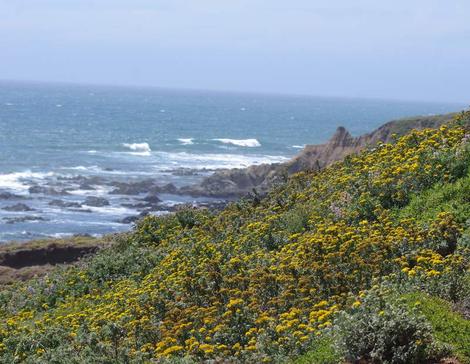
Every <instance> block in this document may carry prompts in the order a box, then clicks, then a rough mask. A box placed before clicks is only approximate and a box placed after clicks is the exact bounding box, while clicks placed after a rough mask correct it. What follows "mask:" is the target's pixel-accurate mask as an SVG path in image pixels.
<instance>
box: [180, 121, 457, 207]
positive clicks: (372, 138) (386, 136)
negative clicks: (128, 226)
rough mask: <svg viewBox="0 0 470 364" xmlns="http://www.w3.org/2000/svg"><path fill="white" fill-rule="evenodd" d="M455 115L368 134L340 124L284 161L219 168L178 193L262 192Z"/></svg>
mask: <svg viewBox="0 0 470 364" xmlns="http://www.w3.org/2000/svg"><path fill="white" fill-rule="evenodd" d="M454 116H455V114H445V115H437V116H419V117H413V118H406V119H400V120H394V121H390V122H388V123H386V124H384V125H382V126H381V127H379V128H377V129H376V130H374V131H372V132H371V133H367V134H364V135H361V136H358V137H354V136H352V135H351V134H350V133H349V132H348V131H347V130H346V129H345V128H344V127H342V126H340V127H338V129H337V130H336V132H335V133H334V135H333V136H332V137H331V139H330V140H329V141H328V142H326V143H324V144H318V145H307V146H306V147H305V148H304V149H303V150H302V151H301V152H300V153H299V154H298V155H297V156H295V157H293V158H292V159H291V160H289V161H287V162H285V163H277V164H261V165H257V166H250V167H248V168H241V169H226V170H219V171H217V172H215V173H214V174H213V175H211V176H209V177H206V178H205V179H203V180H202V181H201V182H200V183H199V184H197V185H194V186H187V187H183V188H181V189H180V191H179V193H183V194H189V195H192V196H210V197H220V198H236V197H241V196H244V195H247V194H249V193H251V192H253V190H256V191H257V192H258V193H264V192H266V191H267V190H268V189H269V188H270V187H271V186H272V185H273V184H275V183H276V182H278V181H281V180H283V179H285V178H286V176H288V175H291V174H293V173H296V172H299V171H303V170H318V169H321V168H324V167H326V166H328V165H330V164H331V163H334V162H336V161H339V160H342V159H343V158H344V157H346V156H347V155H350V154H353V153H357V152H359V151H360V150H362V149H364V148H366V147H368V146H373V145H375V144H377V143H378V142H384V143H389V142H391V141H392V139H393V137H392V136H393V135H394V134H396V135H404V134H406V133H407V132H409V131H410V130H412V129H424V128H436V127H439V126H440V125H442V124H445V123H448V122H450V121H451V120H452V118H453V117H454Z"/></svg>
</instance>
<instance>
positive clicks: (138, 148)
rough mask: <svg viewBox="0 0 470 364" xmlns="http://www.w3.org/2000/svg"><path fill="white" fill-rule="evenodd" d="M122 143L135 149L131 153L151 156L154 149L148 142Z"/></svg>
mask: <svg viewBox="0 0 470 364" xmlns="http://www.w3.org/2000/svg"><path fill="white" fill-rule="evenodd" d="M122 145H123V146H124V147H126V148H129V149H130V150H132V151H133V152H130V153H129V154H131V155H141V156H149V155H150V152H151V151H152V149H150V145H149V144H148V143H123V144H122Z"/></svg>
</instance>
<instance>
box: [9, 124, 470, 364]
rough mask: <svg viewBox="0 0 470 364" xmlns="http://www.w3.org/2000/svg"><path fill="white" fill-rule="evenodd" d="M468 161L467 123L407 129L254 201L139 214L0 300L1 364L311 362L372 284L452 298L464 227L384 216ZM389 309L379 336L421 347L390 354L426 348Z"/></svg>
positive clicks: (458, 177) (458, 176)
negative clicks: (386, 282)
mask: <svg viewBox="0 0 470 364" xmlns="http://www.w3.org/2000/svg"><path fill="white" fill-rule="evenodd" d="M468 160H469V149H468V131H467V130H466V129H465V127H463V126H460V125H453V126H448V127H445V126H444V127H441V128H440V129H437V130H430V129H426V130H422V131H414V132H412V133H411V134H409V135H407V136H404V137H403V138H400V139H398V140H397V141H396V143H395V144H378V145H377V146H375V148H373V149H371V150H368V151H365V152H364V153H361V154H360V155H357V156H351V157H349V158H347V159H346V160H345V161H344V162H341V163H337V164H335V165H333V166H331V167H329V168H326V169H325V170H323V171H320V172H317V173H306V172H303V173H299V174H297V175H295V176H294V177H292V178H290V179H289V180H288V181H287V182H286V183H284V184H281V185H279V186H277V187H276V188H274V189H273V190H272V191H271V192H270V193H269V194H268V196H267V197H265V198H263V199H261V198H259V197H256V202H253V201H249V200H244V201H239V202H237V203H234V204H231V205H229V206H228V207H227V208H226V209H224V210H223V211H221V212H220V213H217V214H211V213H209V212H207V211H199V210H198V211H196V210H192V209H185V210H183V211H180V212H178V213H177V214H173V215H170V216H166V217H155V216H149V217H147V218H145V219H144V220H143V221H141V222H139V223H138V224H137V226H136V228H135V230H134V231H133V232H132V233H131V234H129V235H128V236H125V237H124V238H123V239H122V240H118V241H116V242H115V243H114V244H113V245H112V246H110V247H108V248H104V249H102V250H101V251H100V252H99V253H98V254H97V255H96V256H94V257H91V258H89V259H88V260H85V261H82V262H81V263H80V264H79V265H77V266H73V267H69V268H59V269H57V270H55V271H54V272H53V273H51V274H49V275H48V276H47V277H44V278H40V279H37V280H33V281H30V282H27V283H19V284H18V285H16V286H14V287H11V288H8V289H5V290H3V291H2V292H1V293H0V314H1V315H2V317H3V318H4V319H3V320H2V322H0V361H1V362H12V363H15V362H35V363H36V362H54V361H56V362H57V361H58V360H59V359H58V358H60V362H62V363H75V362H91V363H93V362H100V363H106V362H109V363H111V362H113V363H114V362H149V361H152V360H155V361H157V362H164V361H167V360H169V361H170V362H171V361H174V362H178V361H180V362H189V361H191V360H193V361H195V362H201V361H206V360H213V361H221V360H224V361H227V362H285V361H286V360H287V358H293V357H296V356H300V355H302V354H304V353H305V352H307V351H308V350H313V351H315V349H314V348H315V345H317V348H318V350H319V351H318V352H316V353H313V354H312V355H313V356H312V357H314V358H316V357H320V358H321V356H322V355H325V356H328V355H330V354H329V353H328V350H327V349H325V347H324V346H323V349H322V344H321V343H320V344H319V341H318V340H319V339H318V338H319V337H322V336H323V335H324V332H325V331H328V330H329V329H330V328H331V327H332V325H333V322H334V318H335V316H336V315H338V314H339V312H340V311H341V310H345V309H346V310H347V309H348V308H349V307H350V305H351V302H350V300H351V297H352V296H354V295H360V294H361V292H362V291H364V290H367V289H370V288H371V286H373V284H374V282H375V281H376V280H377V279H381V278H384V277H395V278H394V279H396V280H398V281H399V282H401V284H403V285H406V284H410V285H413V286H416V287H418V288H420V289H428V288H426V286H427V285H429V290H431V291H435V292H438V291H439V294H440V295H441V296H442V297H444V298H448V299H452V300H455V301H458V300H459V297H460V295H461V292H462V290H461V286H462V285H461V279H460V278H459V277H460V276H462V272H465V271H467V270H468V251H469V249H468V247H466V245H465V244H461V243H460V242H461V241H463V240H462V237H461V234H462V231H463V228H464V226H463V223H462V220H463V219H462V218H461V217H459V215H458V214H457V217H456V216H454V215H453V214H454V213H455V212H456V211H455V210H446V209H443V211H439V212H442V213H440V214H437V215H436V218H435V219H432V221H429V222H428V223H426V224H423V223H422V222H421V221H418V220H417V219H416V218H415V217H414V216H412V214H408V215H406V216H405V215H403V216H401V214H400V212H398V213H397V212H396V211H397V210H398V209H402V208H406V206H407V205H408V204H409V202H410V201H414V199H419V198H420V197H419V196H420V195H421V194H422V193H424V192H425V191H427V190H429V189H430V188H433V186H439V185H442V186H446V185H448V184H454V185H455V186H457V184H458V183H461V182H459V181H465V179H462V178H464V176H465V175H466V174H467V173H468V171H467V170H466V169H465V168H466V167H465V166H466V163H467V162H468ZM465 183H466V182H465ZM456 188H458V189H459V188H460V187H456ZM463 188H466V187H462V189H463ZM452 196H453V195H452ZM423 204H424V206H426V202H423ZM462 214H466V212H465V211H464V212H462ZM429 282H431V283H429ZM432 282H435V283H432ZM441 287H442V288H441ZM361 309H362V308H361ZM372 309H373V307H371V308H370V310H372ZM364 310H366V309H365V308H364ZM390 310H391V312H393V315H392V316H390V317H389V316H386V317H387V318H388V319H389V321H387V322H393V323H395V324H394V325H393V326H392V327H391V328H390V330H392V331H386V330H387V328H386V327H384V330H385V331H384V332H400V330H411V331H410V332H411V333H412V334H413V335H415V337H416V339H417V340H423V343H425V344H426V345H425V346H422V345H417V344H413V343H409V342H407V344H409V345H406V346H404V347H403V350H402V352H401V354H400V355H402V356H403V355H404V356H403V357H419V356H420V355H423V354H422V353H424V352H426V353H428V351H427V350H428V347H431V346H430V345H431V344H430V343H429V341H428V336H427V334H426V333H425V332H424V331H423V332H421V331H420V330H421V329H423V330H424V328H425V326H426V325H425V324H424V323H423V322H422V321H421V319H420V318H419V317H418V316H414V315H411V314H410V313H409V312H408V311H406V310H404V309H403V307H402V306H400V305H395V304H390ZM364 312H366V311H364ZM371 312H372V313H373V312H375V311H371ZM364 314H365V313H364ZM410 315H411V316H410ZM379 317H380V316H379ZM400 319H402V320H406V322H405V323H403V325H401V324H400V322H399V320H400ZM397 320H398V321H397ZM378 322H379V323H383V324H384V325H385V322H382V321H380V320H379V321H378ZM378 327H382V326H380V325H379V326H378ZM428 344H429V345H428ZM423 345H424V344H423Z"/></svg>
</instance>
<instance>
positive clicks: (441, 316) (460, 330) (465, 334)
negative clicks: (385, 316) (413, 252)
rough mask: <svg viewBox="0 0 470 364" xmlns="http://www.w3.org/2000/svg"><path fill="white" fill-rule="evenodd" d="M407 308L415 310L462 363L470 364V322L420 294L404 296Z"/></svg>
mask: <svg viewBox="0 0 470 364" xmlns="http://www.w3.org/2000/svg"><path fill="white" fill-rule="evenodd" d="M404 298H405V300H406V302H407V303H408V305H409V307H412V308H413V309H417V310H418V311H419V312H420V313H421V314H422V315H424V317H426V319H427V320H428V321H429V323H430V324H431V326H432V329H433V334H434V335H435V337H436V338H437V339H439V340H440V341H441V342H443V343H445V344H448V345H450V346H451V347H452V348H453V349H454V350H453V351H454V353H455V354H457V356H458V358H459V359H460V361H461V362H463V363H470V345H469V343H470V321H469V320H466V319H464V318H463V317H462V315H460V314H459V313H457V312H454V311H453V310H452V307H451V306H450V304H449V303H448V302H446V301H444V300H442V299H439V298H436V297H432V296H429V295H426V294H423V293H421V292H414V293H411V294H407V295H405V296H404Z"/></svg>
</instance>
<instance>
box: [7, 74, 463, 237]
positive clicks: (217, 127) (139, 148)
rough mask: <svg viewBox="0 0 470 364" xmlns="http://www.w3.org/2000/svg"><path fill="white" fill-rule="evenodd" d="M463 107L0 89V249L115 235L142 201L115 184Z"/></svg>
mask: <svg viewBox="0 0 470 364" xmlns="http://www.w3.org/2000/svg"><path fill="white" fill-rule="evenodd" d="M463 107H465V105H460V104H446V103H427V102H400V101H384V100H367V99H347V98H326V97H308V96H282V95H263V94H242V93H224V92H209V91H189V90H167V89H157V88H133V87H127V88H126V87H105V86H83V85H80V86H78V85H66V84H41V83H15V82H1V83H0V242H6V241H13V240H14V241H24V240H29V239H38V238H46V237H67V236H72V235H75V234H90V235H100V234H106V233H112V232H120V231H126V230H129V229H130V227H131V224H132V219H129V217H133V216H136V215H138V214H139V213H141V212H142V208H143V207H142V206H143V205H144V204H143V203H142V201H143V198H145V196H147V193H146V191H143V190H142V191H138V193H135V191H133V192H132V193H128V191H127V192H126V191H124V190H123V188H122V186H125V183H129V182H132V183H137V182H143V183H144V184H145V183H147V184H148V183H149V181H153V182H152V183H155V184H156V185H159V186H164V185H167V186H168V184H169V183H171V184H172V185H174V186H176V187H181V186H185V185H189V184H192V183H196V182H198V181H200V180H201V179H202V178H203V177H204V176H207V175H209V174H210V173H213V171H214V170H217V169H220V168H241V167H246V166H249V165H252V164H260V163H274V162H282V161H285V160H287V159H289V158H290V157H292V156H293V155H295V154H296V153H298V152H299V151H300V150H301V148H302V147H303V146H304V145H305V144H315V143H320V142H324V141H326V140H328V138H329V137H330V136H331V135H332V134H333V133H334V131H335V129H336V128H337V127H338V126H340V125H342V126H344V127H346V128H347V129H348V130H349V131H350V132H351V133H352V134H353V135H359V134H362V133H365V132H369V131H372V130H373V129H374V128H376V127H378V126H380V125H381V124H383V123H384V122H386V121H389V120H392V119H396V118H401V117H407V116H414V115H428V114H440V113H446V112H451V111H458V110H460V109H462V108H463ZM119 187H121V188H119ZM157 190H158V189H157ZM155 194H156V195H157V197H158V199H159V200H160V201H158V204H157V205H158V207H155V206H153V207H152V208H150V209H149V211H150V212H151V213H155V214H160V213H165V212H166V211H171V209H172V208H173V207H174V206H175V205H176V204H179V203H191V204H204V203H210V202H216V201H215V200H214V199H208V198H206V199H204V198H192V197H190V196H181V195H178V194H174V193H172V189H171V188H166V189H162V190H161V191H160V190H158V193H157V192H155ZM153 202H155V201H153ZM126 218H128V219H126Z"/></svg>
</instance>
